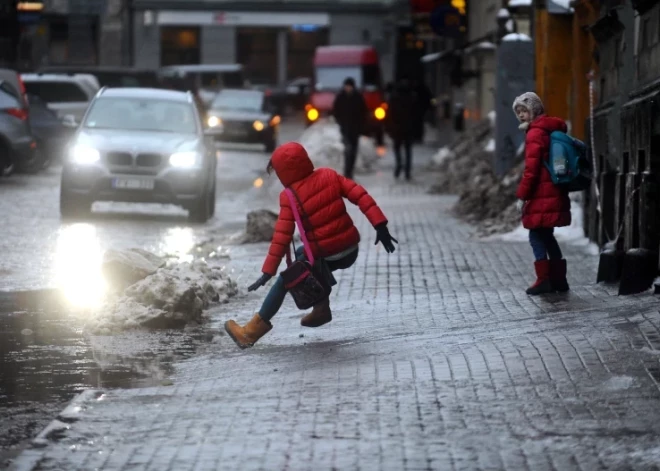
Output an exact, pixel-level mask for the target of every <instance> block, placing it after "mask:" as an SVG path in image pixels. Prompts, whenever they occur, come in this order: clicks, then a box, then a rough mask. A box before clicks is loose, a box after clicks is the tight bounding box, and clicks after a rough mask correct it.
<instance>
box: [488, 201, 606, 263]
mask: <svg viewBox="0 0 660 471" xmlns="http://www.w3.org/2000/svg"><path fill="white" fill-rule="evenodd" d="M571 216H572V218H571V219H572V222H571V225H570V226H566V227H558V228H556V229H555V236H556V237H557V240H558V241H559V242H560V243H565V244H569V245H572V246H577V247H584V248H585V250H586V251H587V252H588V253H589V254H591V255H598V254H599V253H600V249H599V248H598V245H596V244H594V243H593V242H591V241H590V240H589V239H588V238H587V237H585V235H584V226H583V223H584V210H583V209H582V194H581V193H572V194H571ZM484 240H489V241H491V240H501V241H504V242H523V241H525V242H526V241H528V240H529V231H528V230H527V229H525V228H524V227H523V226H522V224H520V226H518V228H516V229H514V230H513V231H511V232H508V233H506V234H495V235H492V236H489V237H486V238H484Z"/></svg>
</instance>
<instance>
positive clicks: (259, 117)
mask: <svg viewBox="0 0 660 471" xmlns="http://www.w3.org/2000/svg"><path fill="white" fill-rule="evenodd" d="M206 124H207V126H208V128H209V130H211V132H212V133H213V136H214V137H215V139H216V140H217V141H223V142H241V143H247V144H263V145H264V146H265V147H266V152H273V151H274V150H275V148H276V147H277V134H278V131H279V124H280V116H279V115H278V114H276V113H275V110H274V107H273V106H272V104H271V103H270V101H269V100H268V97H267V96H266V95H265V93H264V92H263V91H260V90H245V89H230V88H227V89H224V90H221V91H220V92H219V93H218V94H217V96H216V97H215V99H214V100H213V101H212V102H211V104H210V106H209V109H208V113H207V123H206Z"/></svg>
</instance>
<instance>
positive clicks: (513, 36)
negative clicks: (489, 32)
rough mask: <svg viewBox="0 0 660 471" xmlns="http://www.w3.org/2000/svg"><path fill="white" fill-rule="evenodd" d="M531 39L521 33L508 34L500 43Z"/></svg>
mask: <svg viewBox="0 0 660 471" xmlns="http://www.w3.org/2000/svg"><path fill="white" fill-rule="evenodd" d="M531 40H532V38H530V37H529V36H527V35H526V34H522V33H510V34H507V35H506V36H504V37H503V38H502V41H531Z"/></svg>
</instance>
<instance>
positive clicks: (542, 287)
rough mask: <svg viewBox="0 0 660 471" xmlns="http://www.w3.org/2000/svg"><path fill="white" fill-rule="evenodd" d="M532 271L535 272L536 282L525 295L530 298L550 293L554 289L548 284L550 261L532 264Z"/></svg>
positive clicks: (538, 261) (539, 261)
mask: <svg viewBox="0 0 660 471" xmlns="http://www.w3.org/2000/svg"><path fill="white" fill-rule="evenodd" d="M534 270H535V271H536V282H535V283H534V284H533V285H532V286H530V287H529V288H527V291H526V293H527V294H529V295H532V296H535V295H537V294H545V293H552V292H553V291H554V289H552V283H550V261H549V260H537V261H536V262H534Z"/></svg>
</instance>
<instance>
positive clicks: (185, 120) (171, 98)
mask: <svg viewBox="0 0 660 471" xmlns="http://www.w3.org/2000/svg"><path fill="white" fill-rule="evenodd" d="M199 116H200V115H199V110H198V109H197V105H196V103H195V100H194V98H193V95H192V93H190V92H178V91H172V90H159V89H149V88H104V89H102V90H101V91H100V92H99V93H98V94H97V95H96V97H95V98H94V99H93V100H92V102H91V103H90V106H89V109H88V110H87V112H86V113H85V115H84V117H83V120H82V123H81V125H80V127H79V128H78V129H77V131H76V133H75V135H74V136H73V138H72V139H71V146H70V149H69V152H68V154H67V156H66V158H65V159H64V165H63V169H62V183H61V188H60V212H61V214H62V216H63V217H75V216H83V215H85V214H86V213H88V212H89V211H90V209H91V205H92V203H93V202H94V201H124V202H136V203H170V204H175V205H179V206H181V207H183V208H185V209H187V210H188V211H189V217H190V219H191V220H193V221H197V222H205V221H207V220H208V219H209V218H210V217H212V216H213V214H214V213H215V194H216V191H215V184H216V168H217V159H216V156H215V146H214V142H213V139H212V138H211V137H209V136H205V133H204V125H203V123H202V121H201V120H200V118H199Z"/></svg>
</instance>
